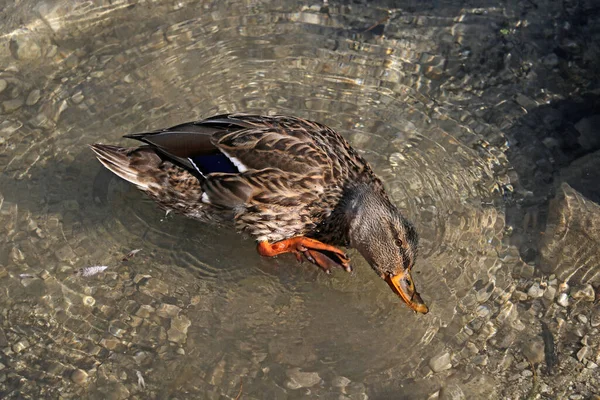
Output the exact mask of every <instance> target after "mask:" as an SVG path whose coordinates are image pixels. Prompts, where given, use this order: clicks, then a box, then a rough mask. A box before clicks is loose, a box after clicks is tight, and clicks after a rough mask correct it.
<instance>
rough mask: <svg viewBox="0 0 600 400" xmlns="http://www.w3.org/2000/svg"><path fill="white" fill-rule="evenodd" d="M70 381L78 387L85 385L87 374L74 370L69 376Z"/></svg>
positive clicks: (80, 370)
mask: <svg viewBox="0 0 600 400" xmlns="http://www.w3.org/2000/svg"><path fill="white" fill-rule="evenodd" d="M71 380H72V381H73V382H74V383H76V384H78V385H85V383H86V382H87V380H88V374H87V372H85V371H84V370H82V369H76V370H75V371H73V373H72V374H71Z"/></svg>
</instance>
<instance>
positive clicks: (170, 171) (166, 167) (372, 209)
mask: <svg viewBox="0 0 600 400" xmlns="http://www.w3.org/2000/svg"><path fill="white" fill-rule="evenodd" d="M126 137H128V138H133V139H137V140H140V141H142V142H144V143H145V144H144V145H142V146H140V147H136V148H120V147H115V146H109V145H101V144H96V145H92V149H93V150H94V152H95V153H96V155H97V157H98V159H99V160H100V161H101V162H102V164H104V166H106V167H107V168H108V169H110V170H111V171H113V172H114V173H116V174H117V175H119V176H121V177H122V178H124V179H126V180H128V181H130V182H132V183H134V184H135V185H136V186H137V187H138V188H139V189H141V190H142V191H144V192H146V193H147V194H148V195H149V196H150V197H151V198H152V199H153V200H155V201H156V202H157V203H158V204H160V205H161V206H162V207H163V208H165V209H168V210H173V211H175V212H178V213H181V214H184V215H186V216H188V217H191V218H195V219H198V220H202V221H218V222H233V224H234V225H235V228H236V229H237V230H238V231H240V232H244V233H247V234H249V235H251V236H252V237H254V238H255V239H256V240H257V241H258V242H271V243H272V242H278V241H282V240H284V239H289V238H293V237H309V238H313V239H317V240H319V241H320V242H323V243H327V244H330V245H336V246H352V247H356V248H357V249H358V250H359V251H360V252H361V254H363V256H364V257H365V258H366V259H367V261H369V263H370V264H371V266H372V267H373V268H374V269H375V270H376V272H378V274H379V275H381V276H382V277H385V276H387V275H390V276H392V275H398V273H399V271H407V272H406V273H408V272H410V269H411V268H412V266H413V263H414V260H415V257H416V250H417V241H418V238H417V234H416V231H415V230H414V228H413V227H412V225H411V224H410V223H409V222H408V221H407V220H406V219H405V218H404V217H402V215H401V214H400V212H399V211H398V210H397V209H396V207H395V206H394V205H393V204H392V203H391V202H390V200H389V198H388V196H387V194H386V193H385V190H384V188H383V185H382V183H381V181H380V180H379V179H378V178H377V177H376V176H375V174H374V173H373V171H372V169H371V167H370V166H369V165H368V163H367V162H366V161H365V160H364V159H363V158H362V157H361V156H360V155H359V154H358V153H357V152H356V151H355V150H354V149H353V148H352V147H350V145H349V144H348V143H347V142H346V140H344V139H343V138H342V137H341V136H340V135H339V134H338V133H336V132H335V131H333V130H332V129H331V128H329V127H327V126H324V125H322V124H319V123H316V122H312V121H307V120H304V119H300V118H295V117H287V116H258V115H247V114H228V115H219V116H216V117H212V118H208V119H205V120H202V121H197V122H192V123H187V124H182V125H178V126H175V127H172V128H169V129H165V130H159V131H155V132H150V133H142V134H134V135H127V136H126ZM211 156H216V157H221V158H223V159H225V157H226V158H227V159H228V161H227V162H229V163H231V164H232V165H231V166H228V167H222V168H223V169H222V170H221V169H217V170H211V171H210V172H209V173H205V171H202V170H201V167H199V166H198V165H197V164H196V163H197V162H204V160H205V158H202V157H211ZM198 157H200V158H198ZM194 160H196V161H194ZM233 166H235V168H236V169H235V170H232V169H231V168H232V167H233ZM228 168H229V169H228ZM408 282H409V283H410V281H408ZM411 285H412V284H411ZM414 293H416V291H415V292H414ZM412 296H413V297H414V294H413V295H412ZM416 296H418V294H416ZM403 298H404V296H403ZM419 300H420V298H419Z"/></svg>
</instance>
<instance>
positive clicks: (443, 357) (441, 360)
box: [429, 352, 452, 372]
mask: <svg viewBox="0 0 600 400" xmlns="http://www.w3.org/2000/svg"><path fill="white" fill-rule="evenodd" d="M429 368H431V370H432V371H433V372H441V371H445V370H447V369H450V368H452V363H451V362H450V353H448V352H444V353H441V354H438V355H437V356H434V357H432V358H431V359H430V360H429Z"/></svg>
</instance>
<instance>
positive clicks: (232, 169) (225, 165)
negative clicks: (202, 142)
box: [190, 154, 240, 175]
mask: <svg viewBox="0 0 600 400" xmlns="http://www.w3.org/2000/svg"><path fill="white" fill-rule="evenodd" d="M190 160H191V161H192V162H193V163H194V164H195V165H196V167H197V168H198V169H199V170H200V172H202V174H204V175H208V174H212V173H213V172H223V173H232V174H236V173H238V172H240V171H239V170H238V169H237V168H236V166H235V165H234V164H233V163H232V162H231V160H230V159H229V158H228V157H227V156H226V155H224V154H207V155H202V156H197V157H190Z"/></svg>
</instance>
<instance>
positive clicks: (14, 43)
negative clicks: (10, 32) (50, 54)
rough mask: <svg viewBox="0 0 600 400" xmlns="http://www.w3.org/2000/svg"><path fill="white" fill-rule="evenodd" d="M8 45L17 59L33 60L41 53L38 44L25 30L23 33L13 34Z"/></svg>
mask: <svg viewBox="0 0 600 400" xmlns="http://www.w3.org/2000/svg"><path fill="white" fill-rule="evenodd" d="M9 47H10V52H11V53H12V55H13V57H15V58H16V59H17V60H34V59H36V58H39V57H40V56H41V55H42V50H41V49H40V45H39V44H38V43H37V42H36V41H35V39H34V38H33V37H31V35H30V34H27V32H26V31H25V33H24V34H20V35H15V36H13V37H12V39H11V40H10V45H9Z"/></svg>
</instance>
